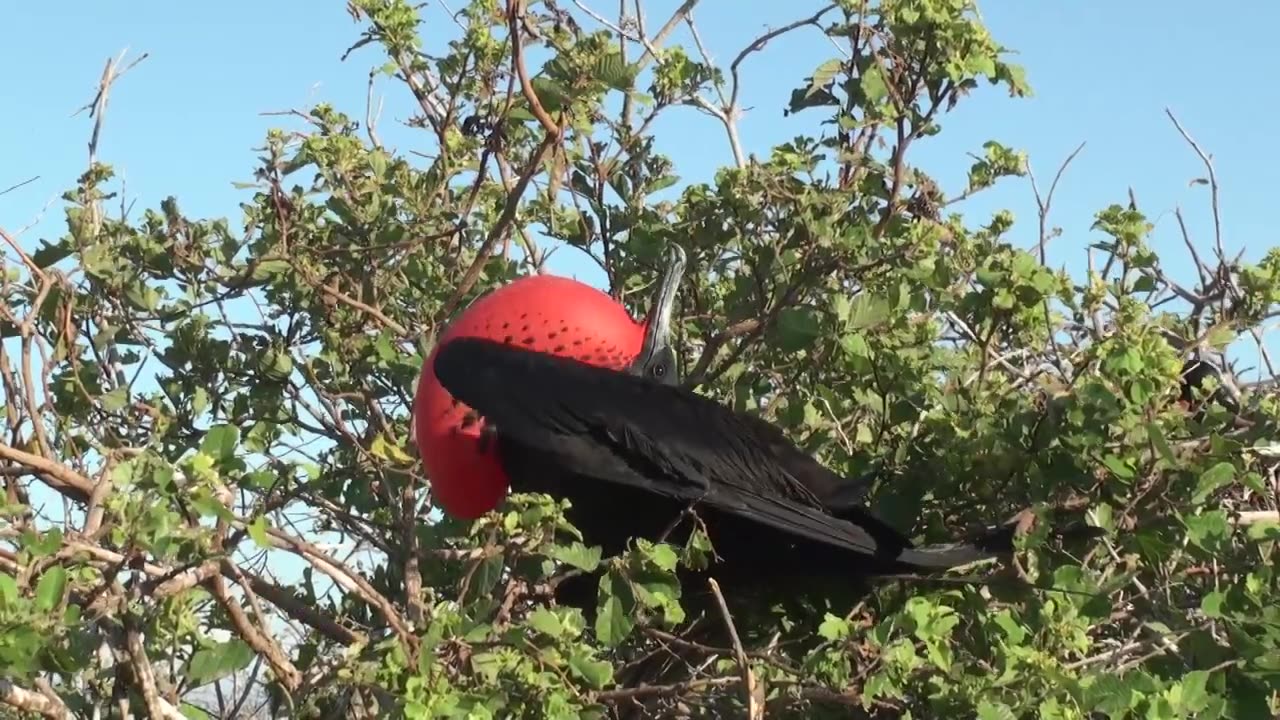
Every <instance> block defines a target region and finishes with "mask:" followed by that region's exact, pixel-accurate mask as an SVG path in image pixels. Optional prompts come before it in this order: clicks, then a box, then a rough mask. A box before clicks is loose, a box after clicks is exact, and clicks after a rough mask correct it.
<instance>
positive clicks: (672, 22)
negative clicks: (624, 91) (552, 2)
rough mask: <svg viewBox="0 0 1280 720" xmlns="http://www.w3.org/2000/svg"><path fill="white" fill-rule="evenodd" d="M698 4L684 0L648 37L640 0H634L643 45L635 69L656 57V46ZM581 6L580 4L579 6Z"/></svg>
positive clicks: (640, 67) (639, 68) (657, 46)
mask: <svg viewBox="0 0 1280 720" xmlns="http://www.w3.org/2000/svg"><path fill="white" fill-rule="evenodd" d="M697 4H698V0H685V1H684V3H683V4H682V5H680V7H678V8H676V11H675V12H673V13H671V17H669V18H667V22H666V23H664V24H663V25H662V27H661V28H660V29H659V30H658V34H657V35H654V36H653V38H652V39H649V38H648V36H646V35H645V31H644V12H643V10H641V8H640V0H636V22H637V25H638V27H639V29H640V41H641V43H642V44H643V45H644V53H642V54H641V55H640V59H639V60H637V61H636V70H637V71H639V70H643V69H644V66H646V65H648V64H649V63H650V62H652V61H653V60H654V59H655V58H656V57H657V52H658V48H660V47H662V43H664V42H666V40H667V36H668V35H670V34H671V33H673V32H675V29H676V28H677V27H679V25H680V23H682V22H684V19H685V18H686V17H687V16H688V15H689V13H690V12H693V8H694V7H696V6H697ZM579 7H581V6H579Z"/></svg>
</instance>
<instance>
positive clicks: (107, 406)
mask: <svg viewBox="0 0 1280 720" xmlns="http://www.w3.org/2000/svg"><path fill="white" fill-rule="evenodd" d="M99 401H100V402H101V403H102V409H103V410H106V411H107V412H119V411H121V410H123V409H124V406H125V405H127V404H128V402H129V388H127V387H125V386H123V385H121V386H120V387H118V388H115V389H114V390H112V391H111V392H109V393H106V394H105V395H103V396H102V397H100V398H99Z"/></svg>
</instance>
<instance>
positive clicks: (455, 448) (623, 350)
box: [413, 245, 874, 519]
mask: <svg viewBox="0 0 1280 720" xmlns="http://www.w3.org/2000/svg"><path fill="white" fill-rule="evenodd" d="M685 263H686V257H685V254H684V251H683V250H682V249H681V248H680V247H679V246H678V245H671V246H670V249H669V251H668V255H667V264H666V267H665V269H664V271H663V273H662V277H661V280H660V281H659V283H658V285H657V291H656V293H655V294H654V296H653V300H652V302H651V305H650V307H649V312H648V313H647V316H646V317H645V319H644V320H643V321H642V322H637V321H635V320H633V319H632V317H631V316H630V315H629V314H628V313H627V311H626V309H625V308H624V307H623V306H622V305H621V303H618V302H617V301H615V300H614V299H613V298H611V297H610V296H608V295H607V294H605V293H603V292H601V291H600V290H597V289H595V288H593V287H591V286H589V285H586V284H584V283H580V282H577V281H575V280H570V279H567V278H560V277H556V276H552V275H536V276H531V277H526V278H522V279H520V280H517V281H515V282H513V283H511V284H509V285H506V286H504V287H502V288H500V289H498V290H495V291H493V292H492V293H490V294H488V295H486V296H484V297H482V298H481V299H480V300H478V301H476V302H475V303H474V304H472V305H471V306H470V307H469V308H468V309H467V310H466V311H465V312H464V313H463V314H462V315H460V316H459V317H458V318H456V319H454V320H453V322H451V323H450V325H449V326H448V328H447V329H446V330H445V332H444V333H443V334H442V335H441V337H440V339H439V342H438V343H437V346H436V349H435V351H433V353H432V355H431V356H429V357H428V359H427V362H426V363H425V364H424V367H423V372H422V378H421V379H420V380H419V383H418V389H417V393H416V396H415V400H414V408H413V416H414V430H413V433H414V436H415V441H416V444H417V447H418V451H419V455H420V456H421V457H422V460H423V463H424V465H425V466H426V470H427V474H428V476H429V477H430V479H431V486H432V494H433V497H434V499H435V501H436V503H437V504H438V505H439V506H441V507H442V508H443V509H444V510H445V511H446V512H447V513H449V514H450V515H452V516H454V517H460V518H465V519H471V518H475V517H478V516H480V515H481V514H483V513H485V512H488V511H489V510H492V509H493V508H494V507H496V506H497V505H498V503H499V502H501V500H502V498H503V497H504V496H505V495H506V492H507V489H508V486H509V484H510V483H509V479H508V478H507V473H506V471H505V470H504V469H503V467H502V465H501V463H500V462H499V460H498V458H497V456H496V455H495V454H494V452H493V450H494V447H493V445H492V444H491V443H487V442H485V441H484V440H483V438H482V435H483V428H484V421H483V420H482V419H480V418H479V417H478V414H477V413H475V412H474V410H473V409H472V408H470V407H468V406H467V404H466V403H465V402H460V398H458V397H456V396H455V395H453V394H451V393H450V392H449V391H448V390H447V389H446V388H444V387H443V386H442V385H441V383H440V381H439V379H438V378H437V377H436V375H435V374H434V373H433V372H432V371H431V368H432V365H433V364H434V361H435V358H436V353H438V352H439V351H440V348H442V347H444V346H445V345H447V344H448V343H449V342H451V341H452V340H454V339H457V338H463V337H479V338H488V339H491V340H501V341H502V342H504V343H508V344H513V345H518V346H520V347H523V348H527V349H531V350H538V351H541V352H544V353H548V354H551V355H556V356H563V357H571V358H576V359H578V360H581V361H583V362H585V363H589V364H591V365H598V366H601V367H607V368H612V369H616V370H624V371H626V372H631V373H635V374H640V375H642V376H643V377H646V378H648V379H649V380H651V381H654V382H659V383H665V384H675V383H677V382H678V380H679V375H678V371H677V367H676V362H675V360H676V358H675V353H674V351H673V349H672V344H671V315H672V312H673V310H674V306H675V298H676V294H677V292H678V290H679V286H680V282H681V280H682V278H683V275H684V269H685ZM743 418H744V420H743V421H744V422H747V423H748V424H751V425H753V426H754V430H755V437H756V438H757V439H758V440H759V441H760V442H762V443H765V444H767V445H769V446H771V447H772V448H773V450H774V454H775V456H776V458H777V460H778V461H779V462H781V463H783V464H784V465H786V466H787V468H788V471H789V472H791V473H792V474H793V475H794V476H795V477H796V478H797V480H799V481H800V482H801V483H802V484H803V485H805V486H806V487H807V488H808V489H809V491H810V492H811V493H813V495H814V496H815V497H817V498H819V499H820V500H821V501H822V503H823V505H824V507H826V508H827V509H828V510H829V511H831V512H832V513H834V514H837V515H842V514H844V513H845V511H846V510H847V509H848V510H850V511H852V512H854V513H856V512H857V511H858V510H859V508H860V507H861V501H862V499H863V496H864V495H865V493H866V490H867V488H868V487H869V486H870V483H871V480H872V479H873V477H874V472H872V473H868V474H867V475H864V476H862V477H855V478H845V477H843V476H841V475H838V474H836V473H833V472H831V471H830V470H828V469H827V468H826V467H824V466H822V465H821V464H819V463H816V462H814V461H813V460H812V458H810V457H809V456H808V455H806V454H804V453H803V452H801V451H800V450H799V449H797V448H796V447H795V446H794V445H793V444H791V443H790V442H789V441H788V440H787V438H786V436H785V435H784V434H783V433H782V432H781V431H779V430H778V429H777V428H775V427H774V426H773V425H770V424H769V423H767V422H765V421H764V420H761V419H758V418H754V417H751V416H745V415H744V416H743Z"/></svg>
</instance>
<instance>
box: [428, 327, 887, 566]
mask: <svg viewBox="0 0 1280 720" xmlns="http://www.w3.org/2000/svg"><path fill="white" fill-rule="evenodd" d="M434 371H435V373H436V376H437V377H438V378H439V380H440V383H441V384H442V385H443V386H444V387H445V388H446V389H447V390H448V391H449V392H450V393H451V394H452V395H453V396H454V397H455V398H457V399H458V400H460V401H462V402H463V403H466V404H467V405H469V406H470V407H471V408H473V409H474V410H476V411H477V412H478V413H480V414H481V415H482V416H484V417H485V419H486V420H487V421H488V422H490V423H492V424H493V425H494V426H496V427H497V429H498V433H499V435H500V436H502V437H504V438H510V439H511V440H514V441H516V442H519V443H520V444H522V445H526V446H531V447H539V448H546V449H549V450H551V451H553V452H554V451H555V448H563V449H564V450H563V452H564V454H565V456H566V457H572V458H573V460H574V461H575V466H574V471H575V472H577V473H580V474H590V475H593V476H594V477H596V478H597V479H599V480H601V481H606V482H615V483H622V484H626V485H631V486H634V487H641V488H643V489H645V490H647V491H650V492H654V493H659V494H662V495H666V496H668V497H672V498H676V499H679V500H682V501H698V502H699V503H701V504H703V505H706V506H710V507H713V508H715V509H717V510H720V511H724V512H728V513H731V514H735V515H738V516H741V517H747V518H750V519H752V520H753V521H755V522H760V523H763V524H765V525H768V526H771V527H773V528H775V529H778V530H782V531H784V532H787V533H790V534H792V535H795V536H798V537H803V538H807V539H809V540H811V541H815V542H819V543H823V544H826V545H833V546H838V547H843V548H846V549H848V550H853V551H856V552H860V553H865V554H871V555H880V554H884V553H888V554H891V555H897V554H898V553H899V552H901V551H902V550H903V549H904V548H908V547H910V543H909V542H908V541H907V540H906V538H904V537H903V536H902V535H901V534H900V533H898V532H897V531H895V530H894V529H893V528H891V527H889V526H888V525H886V524H885V523H883V522H882V521H880V520H878V519H877V518H875V517H874V516H871V515H869V514H867V513H865V512H864V513H862V514H863V516H864V518H865V519H864V520H863V519H860V521H859V522H857V524H854V523H853V522H849V521H846V520H844V519H840V518H836V517H833V516H832V515H830V514H828V513H827V512H826V511H825V509H824V508H823V506H822V504H821V502H820V501H819V500H818V499H817V498H816V497H815V496H814V494H813V493H812V492H811V491H810V490H809V489H808V488H806V487H805V485H804V484H803V483H801V482H800V481H799V480H798V479H797V478H796V477H795V476H794V474H792V473H791V472H788V469H787V466H786V465H784V464H783V463H780V462H779V461H778V459H777V456H776V453H777V451H778V448H779V446H780V444H779V442H778V438H782V435H781V433H780V432H778V431H776V429H775V428H771V427H770V429H771V430H773V431H774V432H775V433H776V437H774V438H769V439H768V441H767V442H761V440H763V439H764V438H760V437H759V434H760V425H761V424H763V423H762V422H760V421H754V419H752V418H750V417H749V416H746V415H742V414H739V413H736V412H734V411H733V410H731V409H729V408H726V407H723V406H721V405H720V404H718V403H716V402H715V401H713V400H711V399H709V398H706V397H703V396H701V395H697V394H695V393H693V392H690V391H688V390H684V389H682V388H679V387H674V386H667V385H660V384H657V383H654V382H651V381H649V380H647V379H644V378H640V377H635V376H632V375H628V374H626V373H620V372H616V371H613V370H608V369H605V368H599V367H595V366H592V365H588V364H585V363H581V362H579V361H576V360H571V359H568V358H561V357H556V356H552V355H548V354H544V353H539V352H535V351H531V350H525V349H522V348H518V347H515V346H511V345H504V344H502V343H497V342H493V341H490V340H483V339H477V338H460V339H457V340H453V341H450V342H449V343H447V344H446V345H444V346H443V347H441V348H440V349H439V351H438V352H437V353H436V360H435V366H434ZM783 442H784V443H785V439H784V440H783ZM785 448H787V449H789V451H790V452H792V453H794V454H795V455H798V456H802V457H807V456H804V454H803V453H802V452H801V451H800V450H799V449H797V448H795V446H794V445H791V444H790V443H785ZM789 460H790V463H788V464H790V465H795V464H796V457H795V456H793V457H791V458H789ZM809 461H810V462H811V463H813V464H814V465H817V466H818V467H821V466H820V465H819V464H818V463H816V461H813V460H812V459H811V458H810V459H809ZM909 554H910V553H909ZM902 559H903V560H906V558H902ZM908 562H909V560H908Z"/></svg>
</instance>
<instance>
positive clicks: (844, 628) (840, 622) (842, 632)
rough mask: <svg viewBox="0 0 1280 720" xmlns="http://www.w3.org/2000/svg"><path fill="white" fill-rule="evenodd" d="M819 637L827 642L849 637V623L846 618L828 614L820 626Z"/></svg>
mask: <svg viewBox="0 0 1280 720" xmlns="http://www.w3.org/2000/svg"><path fill="white" fill-rule="evenodd" d="M818 635H820V636H821V637H822V638H823V639H825V640H830V641H835V640H839V639H840V638H843V637H847V636H848V635H849V623H847V622H845V620H844V618H842V617H837V616H835V615H832V614H831V613H827V614H826V615H825V616H823V618H822V624H821V625H819V626H818Z"/></svg>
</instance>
